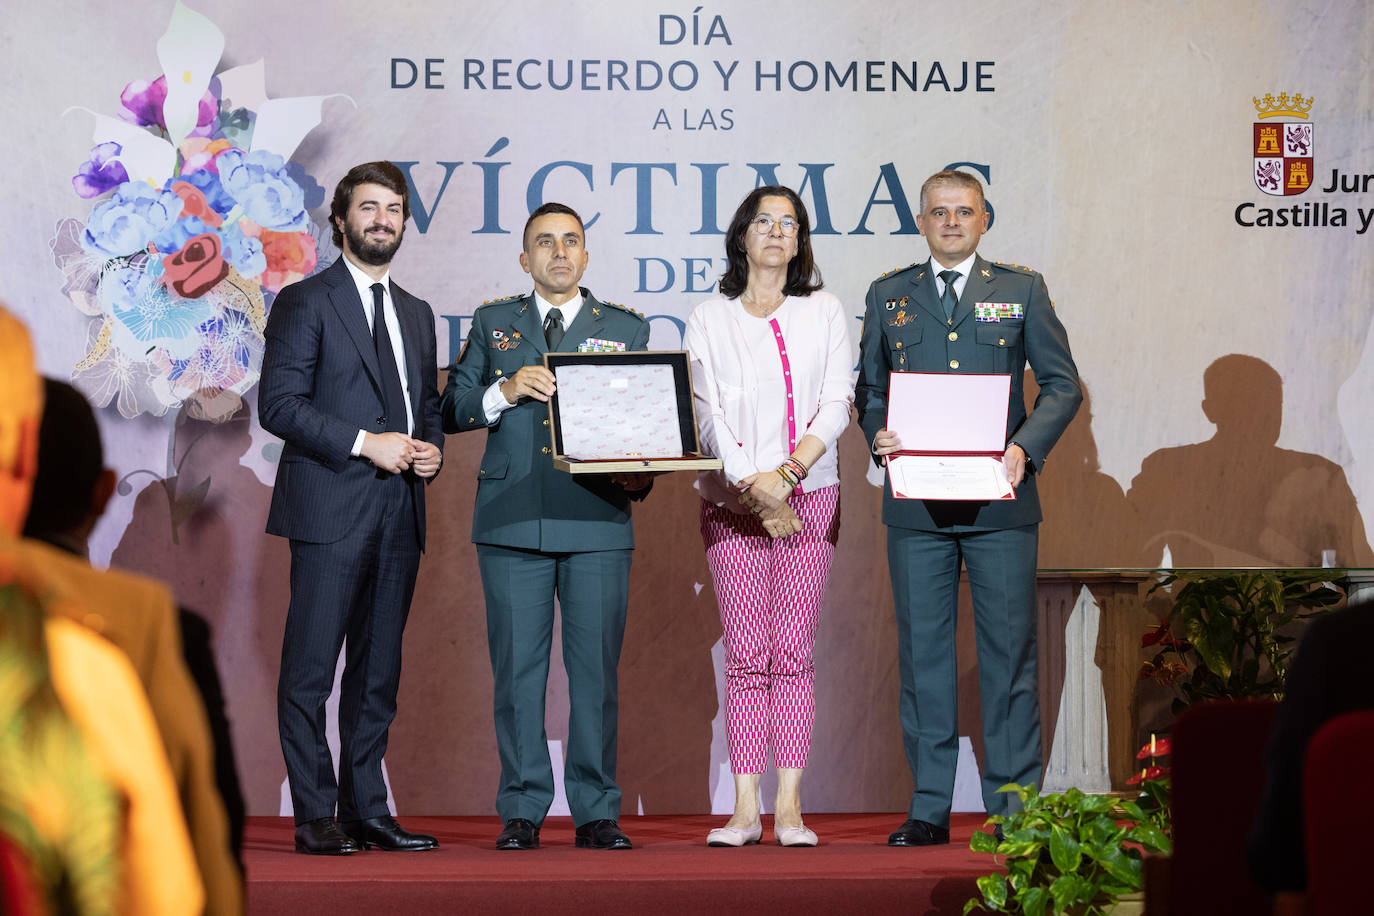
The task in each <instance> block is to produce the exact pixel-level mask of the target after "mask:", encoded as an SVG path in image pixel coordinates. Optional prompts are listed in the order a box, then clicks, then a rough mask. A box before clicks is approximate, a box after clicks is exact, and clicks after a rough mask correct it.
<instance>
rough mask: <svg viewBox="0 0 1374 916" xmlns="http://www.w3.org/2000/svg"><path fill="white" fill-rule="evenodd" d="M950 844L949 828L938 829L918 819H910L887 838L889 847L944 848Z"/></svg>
mask: <svg viewBox="0 0 1374 916" xmlns="http://www.w3.org/2000/svg"><path fill="white" fill-rule="evenodd" d="M948 842H949V828H948V827H937V826H935V825H934V824H932V823H931V822H930V821H922V820H917V819H916V818H908V819H907V820H906V822H905V823H903V824H902V826H900V827H898V828H897V829H896V830H894V831H892V832H891V833H890V834H888V837H887V845H889V846H943V845H944V844H946V843H948Z"/></svg>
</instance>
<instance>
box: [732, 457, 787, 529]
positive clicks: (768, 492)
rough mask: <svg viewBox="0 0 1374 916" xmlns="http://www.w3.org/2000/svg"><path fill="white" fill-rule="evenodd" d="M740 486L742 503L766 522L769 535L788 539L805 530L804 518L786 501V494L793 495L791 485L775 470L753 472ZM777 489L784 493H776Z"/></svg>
mask: <svg viewBox="0 0 1374 916" xmlns="http://www.w3.org/2000/svg"><path fill="white" fill-rule="evenodd" d="M769 478H773V481H770V480H769ZM774 481H775V482H774ZM770 484H771V487H772V489H770ZM738 486H739V488H740V490H741V492H740V496H739V501H740V503H741V505H743V506H744V508H746V509H748V510H749V511H750V512H752V513H754V515H756V516H758V518H759V520H760V521H762V522H763V530H764V531H766V532H768V536H769V537H774V538H785V537H787V536H789V535H793V534H796V533H797V532H799V531H801V530H802V523H801V519H799V518H797V513H796V512H793V511H792V507H791V506H789V505H788V504H787V496H790V495H791V493H792V487H791V485H790V484H788V483H787V481H785V480H783V479H782V476H781V475H779V474H778V473H777V472H776V471H763V472H760V473H758V474H750V475H749V476H748V477H745V478H744V479H743V480H741V481H740V482H739V484H738ZM774 489H781V490H782V495H780V496H779V495H774Z"/></svg>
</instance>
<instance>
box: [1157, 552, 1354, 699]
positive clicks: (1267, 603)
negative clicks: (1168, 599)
mask: <svg viewBox="0 0 1374 916" xmlns="http://www.w3.org/2000/svg"><path fill="white" fill-rule="evenodd" d="M1340 574H1341V571H1340V570H1334V569H1324V570H1315V571H1309V570H1279V569H1269V570H1253V571H1251V570H1247V571H1226V570H1221V571H1218V570H1180V571H1177V572H1174V573H1172V574H1170V575H1167V576H1165V577H1164V578H1163V579H1162V580H1160V582H1158V583H1157V584H1156V585H1155V586H1154V587H1153V588H1151V589H1150V594H1154V593H1155V592H1157V591H1159V590H1160V589H1167V588H1171V587H1172V586H1174V585H1175V584H1179V583H1181V585H1180V587H1179V588H1178V589H1177V591H1176V592H1175V593H1174V602H1173V606H1172V607H1171V608H1170V609H1169V612H1168V614H1166V615H1165V617H1164V619H1163V620H1162V621H1160V623H1159V624H1158V625H1157V626H1154V627H1152V628H1150V629H1149V630H1147V631H1146V632H1145V635H1144V637H1143V638H1142V639H1141V646H1142V647H1145V648H1149V647H1151V646H1158V647H1159V648H1158V649H1157V651H1156V652H1155V654H1154V656H1153V657H1151V658H1150V659H1149V660H1148V661H1146V662H1145V664H1144V665H1143V666H1142V667H1141V670H1140V677H1141V679H1142V680H1144V679H1147V678H1148V679H1152V680H1155V681H1158V682H1160V683H1162V684H1165V685H1168V686H1172V687H1173V688H1174V689H1175V690H1176V691H1177V692H1178V694H1179V696H1178V697H1176V698H1175V700H1174V703H1173V711H1174V713H1175V714H1177V713H1178V712H1179V711H1181V710H1182V709H1184V708H1185V707H1187V706H1189V705H1191V704H1193V703H1197V702H1199V701H1202V700H1214V699H1255V698H1263V697H1272V698H1274V699H1281V698H1282V696H1283V684H1284V679H1285V677H1286V676H1287V673H1288V658H1289V656H1290V655H1291V654H1292V652H1293V645H1292V643H1293V642H1294V640H1295V638H1296V637H1295V636H1294V635H1293V634H1292V633H1291V632H1286V628H1288V627H1289V625H1290V624H1292V623H1293V622H1294V621H1296V620H1303V619H1306V618H1309V617H1313V616H1316V615H1318V614H1322V613H1326V611H1328V610H1330V608H1331V607H1332V606H1333V605H1335V604H1336V603H1338V602H1339V601H1340V600H1341V598H1342V595H1341V593H1340V591H1339V590H1337V589H1335V588H1332V587H1331V586H1330V585H1327V584H1325V583H1326V582H1327V580H1329V579H1331V578H1332V577H1335V576H1339V575H1340Z"/></svg>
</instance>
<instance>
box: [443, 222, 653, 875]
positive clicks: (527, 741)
mask: <svg viewBox="0 0 1374 916" xmlns="http://www.w3.org/2000/svg"><path fill="white" fill-rule="evenodd" d="M584 242H585V230H584V228H583V225H582V220H581V218H580V217H579V216H578V215H577V213H576V212H575V211H573V210H572V209H571V208H570V207H567V206H564V205H563V204H556V203H546V204H544V205H543V206H541V207H539V208H538V209H537V210H535V211H534V212H533V213H532V214H530V218H529V221H528V222H526V224H525V232H524V251H523V252H522V253H521V255H520V266H521V267H523V268H524V270H525V272H526V273H528V274H529V275H530V276H531V277H532V278H533V280H534V291H533V292H532V293H530V294H529V295H527V296H514V297H511V298H508V299H501V300H498V301H496V302H491V303H488V304H486V305H483V306H481V307H480V308H478V309H477V313H476V314H475V315H474V316H473V321H472V330H471V331H470V332H469V334H468V339H467V343H466V344H465V345H464V346H463V350H462V353H461V354H459V356H458V359H457V360H456V361H455V363H454V365H453V366H452V368H451V369H450V371H449V377H448V384H447V386H446V387H445V388H444V394H443V397H442V398H441V400H440V411H441V413H442V415H443V422H444V430H445V431H446V432H450V433H454V432H463V431H465V430H471V429H485V430H486V431H487V444H486V451H485V453H484V454H483V456H482V465H481V470H480V471H479V472H478V483H477V500H476V505H475V507H474V510H473V519H472V540H473V542H474V543H475V544H476V545H477V560H478V568H479V569H480V570H481V574H482V590H483V593H484V595H485V597H486V605H487V640H488V646H489V649H490V651H491V669H492V675H493V677H494V678H495V715H496V743H497V748H498V750H499V752H500V755H501V784H500V787H499V789H498V790H497V795H496V810H497V813H498V814H500V816H501V820H502V821H503V822H504V824H505V829H504V830H503V831H502V832H501V835H500V837H499V838H498V839H497V841H496V845H497V846H498V847H499V848H501V849H533V848H535V847H537V846H538V845H539V828H540V825H541V824H542V823H543V821H544V816H545V815H546V814H547V813H548V811H549V806H550V805H551V804H552V802H553V797H554V785H553V768H552V764H551V761H550V759H549V750H548V739H547V736H546V734H545V730H544V692H545V687H546V684H547V681H548V675H549V651H550V648H551V645H552V638H553V618H554V596H555V594H556V595H557V597H558V601H559V606H560V608H561V612H562V622H563V626H562V636H563V661H564V665H565V667H566V668H567V671H568V699H569V706H570V715H569V722H568V755H567V763H566V766H565V768H564V774H565V775H564V785H565V787H566V790H567V797H568V806H569V807H570V808H571V810H572V815H573V822H574V823H575V824H576V825H577V845H578V846H586V847H591V848H593V849H629V848H630V839H629V837H627V836H626V835H625V834H624V833H623V832H621V830H620V828H619V826H618V824H617V820H618V818H619V816H620V789H619V788H618V787H617V786H616V782H615V761H616V714H617V709H618V704H619V696H618V692H617V681H616V668H617V666H618V664H619V661H620V648H621V643H622V641H623V638H624V635H625V610H626V604H627V603H628V601H629V580H630V557H631V553H632V550H633V547H634V528H633V525H632V524H631V520H630V501H631V500H632V499H634V498H638V497H641V496H642V495H643V494H644V492H645V491H646V489H647V486H648V483H649V481H648V479H647V477H644V476H639V477H632V476H627V477H620V478H612V477H606V476H602V475H578V476H576V477H574V476H573V475H572V474H568V473H565V472H563V471H560V470H557V469H556V468H554V466H553V461H552V456H551V454H550V452H551V448H550V437H549V428H548V408H547V406H546V405H547V401H548V399H549V396H550V395H552V394H553V391H554V378H553V374H552V373H550V372H549V371H548V370H547V369H546V368H544V366H543V357H544V354H545V353H546V352H552V351H558V350H576V349H577V341H582V340H595V341H597V344H596V345H597V346H600V347H607V346H610V347H615V348H617V349H619V348H620V347H621V346H623V348H624V349H629V350H644V349H646V348H647V347H648V343H649V323H648V322H647V321H646V320H645V319H644V318H643V317H641V316H639V315H637V314H635V313H634V312H631V311H629V310H627V309H624V308H622V307H621V306H618V305H612V304H611V303H606V302H599V301H597V299H596V298H595V297H594V296H592V294H591V293H589V292H587V290H585V289H582V288H580V287H579V286H578V285H577V284H578V281H579V280H580V279H581V278H582V273H583V271H585V270H586V268H587V249H586V247H585V246H584Z"/></svg>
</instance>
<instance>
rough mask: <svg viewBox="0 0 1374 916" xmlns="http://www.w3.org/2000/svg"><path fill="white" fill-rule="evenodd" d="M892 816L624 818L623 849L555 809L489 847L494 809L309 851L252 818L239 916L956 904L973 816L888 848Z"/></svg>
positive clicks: (981, 869)
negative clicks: (361, 845)
mask: <svg viewBox="0 0 1374 916" xmlns="http://www.w3.org/2000/svg"><path fill="white" fill-rule="evenodd" d="M902 819H903V815H901V814H815V815H809V816H808V817H807V819H806V823H807V826H809V827H811V828H812V829H813V830H815V831H816V833H817V834H818V835H819V836H820V841H821V844H820V845H819V846H818V847H816V848H813V849H784V848H782V847H779V846H777V845H775V844H773V843H771V842H770V839H771V836H772V829H771V825H772V818H768V817H765V818H764V842H763V843H762V844H760V845H758V846H748V847H744V848H742V849H712V848H710V847H708V846H707V845H706V832H707V831H708V830H710V829H711V828H712V827H717V826H720V825H721V824H723V823H724V822H725V820H726V819H725V817H723V816H715V815H681V816H657V817H626V818H622V819H621V821H620V825H621V827H622V828H623V829H624V830H625V832H626V833H628V834H629V835H630V837H631V839H633V840H634V843H635V848H634V849H633V850H629V851H600V850H590V849H577V848H575V847H574V845H573V826H572V820H571V819H570V818H567V817H551V818H549V819H548V820H547V821H546V822H545V824H544V829H543V834H542V836H541V843H542V846H541V848H540V849H538V850H536V851H531V852H509V851H501V850H497V849H495V848H494V847H493V846H492V843H493V841H494V840H495V839H496V835H497V834H498V833H499V832H500V830H501V824H500V821H498V820H497V819H496V818H495V817H403V818H401V824H402V825H403V826H404V827H406V828H407V829H410V830H415V831H419V832H422V833H430V834H433V835H434V836H436V837H438V838H439V844H440V848H439V849H437V850H434V851H432V852H418V853H386V852H380V851H377V850H371V851H369V852H366V853H358V854H354V855H352V856H344V857H338V858H334V857H328V856H305V855H299V854H297V853H296V852H294V843H293V836H292V825H291V821H290V820H289V819H287V818H277V817H250V818H249V819H248V826H247V831H246V835H245V843H244V861H245V866H246V868H247V872H248V913H249V916H275V914H289V916H304V914H306V913H319V912H330V913H369V914H386V913H404V914H414V916H420V914H429V913H436V914H438V913H467V912H523V913H574V912H576V913H588V912H594V913H602V912H609V913H620V914H637V913H649V914H653V916H670V914H676V913H691V914H693V916H697V914H701V913H703V912H705V913H711V912H713V911H714V912H720V913H727V912H738V911H740V910H741V909H745V908H749V909H756V908H762V911H763V912H777V913H786V914H788V916H799V914H810V913H817V914H819V913H904V914H932V916H934V914H940V916H943V914H952V916H958V914H961V913H962V912H963V908H964V902H965V901H966V900H968V899H969V898H970V897H972V896H973V895H974V894H975V893H976V890H977V889H976V887H975V885H974V882H975V880H976V879H977V878H978V877H979V876H981V875H985V874H989V873H990V872H992V871H993V870H994V862H993V859H992V857H991V856H989V855H985V854H980V853H974V852H971V851H970V850H969V848H968V841H969V837H970V836H971V835H972V833H973V831H974V830H975V829H978V828H979V827H980V826H981V825H982V824H983V821H984V817H983V816H982V815H975V814H956V815H955V816H954V818H953V823H952V824H951V829H952V838H951V841H950V844H949V845H948V846H936V847H927V848H919V849H893V848H889V847H888V846H887V845H886V842H887V834H888V833H889V832H890V831H891V830H893V829H894V828H895V827H897V825H899V824H900V823H901V822H902Z"/></svg>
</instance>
